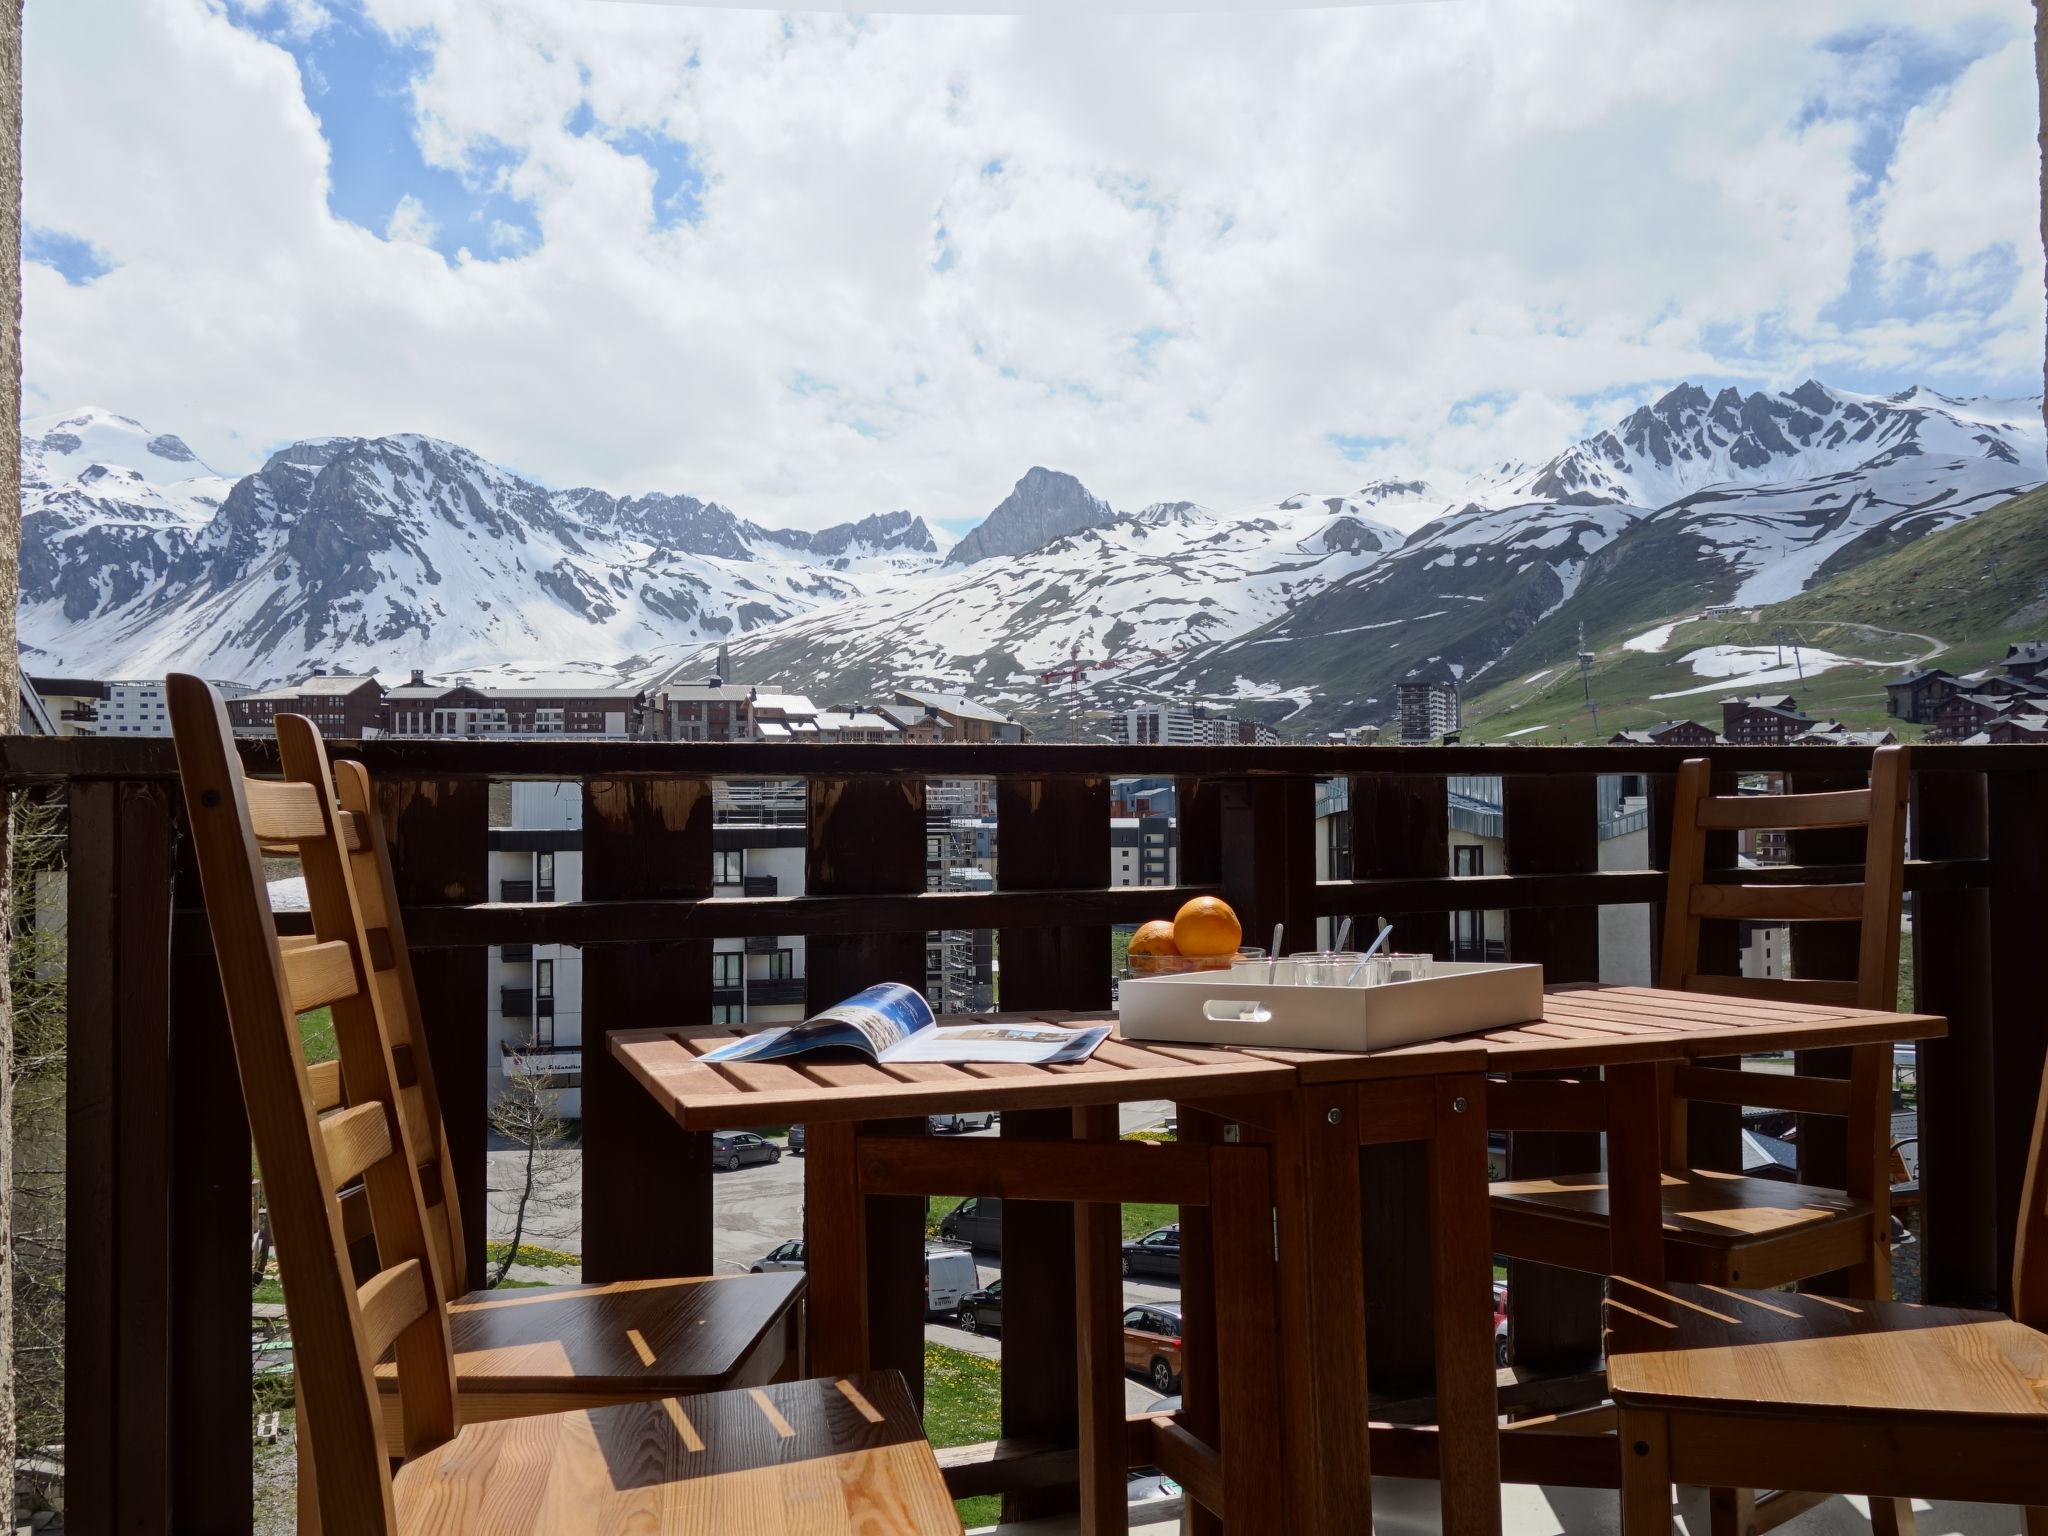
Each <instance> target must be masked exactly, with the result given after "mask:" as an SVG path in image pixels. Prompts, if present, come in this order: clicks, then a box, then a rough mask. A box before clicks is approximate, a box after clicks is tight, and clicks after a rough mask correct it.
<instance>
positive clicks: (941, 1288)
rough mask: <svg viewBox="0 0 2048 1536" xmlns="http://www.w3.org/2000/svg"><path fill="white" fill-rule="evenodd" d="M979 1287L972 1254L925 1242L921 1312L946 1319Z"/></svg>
mask: <svg viewBox="0 0 2048 1536" xmlns="http://www.w3.org/2000/svg"><path fill="white" fill-rule="evenodd" d="M980 1284H981V1276H980V1274H978V1273H977V1272H976V1270H975V1268H974V1255H973V1254H971V1253H968V1252H966V1251H965V1250H963V1249H959V1248H945V1247H941V1246H940V1245H939V1244H937V1243H926V1244H925V1248H924V1310H925V1312H926V1314H927V1315H938V1316H944V1317H950V1316H951V1315H952V1314H953V1313H955V1312H957V1311H959V1310H960V1303H961V1302H962V1301H964V1300H965V1299H966V1298H967V1297H968V1296H969V1295H971V1294H972V1293H973V1292H974V1290H975V1288H976V1287H977V1286H979V1285H980Z"/></svg>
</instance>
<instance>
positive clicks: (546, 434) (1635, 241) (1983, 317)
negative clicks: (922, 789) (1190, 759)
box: [25, 0, 2042, 529]
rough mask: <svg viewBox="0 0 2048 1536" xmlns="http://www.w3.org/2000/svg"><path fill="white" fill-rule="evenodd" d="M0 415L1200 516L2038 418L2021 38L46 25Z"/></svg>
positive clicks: (561, 23) (39, 31)
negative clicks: (1659, 423)
mask: <svg viewBox="0 0 2048 1536" xmlns="http://www.w3.org/2000/svg"><path fill="white" fill-rule="evenodd" d="M26 47H27V93H28V95H27V123H26V135H27V140H26V149H27V187H26V220H27V231H26V242H27V263H28V264H27V267H26V273H25V283H26V289H25V311H26V315H25V328H26V339H25V350H26V375H27V386H26V387H27V412H28V414H29V415H30V416H35V415H39V414H43V413H45V412H48V411H51V410H60V409H68V408H70V407H73V406H77V405H82V404H94V405H102V406H105V407H108V408H110V409H113V410H117V411H121V412H123V413H125V414H128V415H131V416H135V417H138V418H140V419H141V420H143V421H144V422H146V423H147V424H149V425H150V426H151V427H152V428H154V429H155V430H158V431H174V432H178V433H181V434H183V435H184V436H185V437H186V438H187V439H188V440H189V441H190V442H191V443H192V444H193V445H194V447H195V448H197V449H198V451H199V452H200V454H201V456H202V457H204V458H206V459H207V460H208V461H209V462H210V463H212V464H213V465H214V466H215V467H216V468H219V469H222V470H227V471H239V470H243V469H247V468H250V467H253V465H254V464H255V463H257V462H259V461H260V459H261V457H262V456H263V455H264V454H265V453H266V452H268V451H269V450H271V449H272V448H274V447H276V446H277V445H278V444H280V443H282V442H284V441H287V440H289V439H291V438H294V437H302V436H314V435H325V434H330V433H382V432H397V431H418V432H426V433H431V434H433V435H436V436H441V437H447V438H452V439H455V440H456V441H459V442H462V443H465V444H467V445H468V446H470V447H473V448H475V449H477V450H478V451H480V452H482V453H484V454H485V455H487V456H489V457H491V458H493V459H496V460H498V461H499V462H502V463H505V464H508V465H510V466H512V467H514V468H516V469H519V470H520V471H522V472H525V473H527V474H530V475H533V476H535V477H537V478H539V479H542V480H544V481H546V482H548V483H551V484H561V485H573V484H595V485H600V486H604V487H607V488H610V489H615V490H634V489H651V488H652V489H667V490H686V491H690V492H692V493H695V494H697V495H702V496H708V497H715V498H717V499H719V500H722V501H725V502H727V503H729V504H730V505H732V506H734V507H735V508H737V509H739V510H740V511H742V512H743V513H746V514H748V515H750V516H754V517H757V518H760V519H762V520H764V521H769V522H784V523H790V524H797V525H809V526H821V525H823V524H826V523H829V522H833V521H837V520H839V519H842V518H845V517H848V516H858V515H863V514H866V513H869V512H874V511H881V510H885V509H888V508H892V507H909V508H911V509H913V510H915V511H918V512H920V513H922V514H924V515H925V516H927V517H928V518H931V519H932V520H934V521H937V522H941V523H944V524H948V525H951V526H952V527H954V528H956V529H958V528H964V527H965V526H967V525H968V524H970V523H971V522H973V521H974V520H975V519H976V518H978V517H979V516H980V515H981V514H983V513H985V512H986V511H987V509H988V508H989V507H990V506H991V505H993V504H994V503H995V502H996V501H997V500H998V499H1000V498H1001V497H1002V496H1003V495H1004V494H1005V492H1006V491H1007V490H1008V488H1009V486H1010V484H1011V482H1013V481H1014V480H1015V479H1016V478H1017V476H1018V475H1020V474H1021V473H1022V472H1023V471H1024V469H1025V468H1027V467H1028V466H1030V465H1032V464H1046V465H1050V466H1054V467H1057V468H1063V469H1068V470H1071V471H1073V472H1074V473H1076V474H1078V475H1080V476H1081V477H1082V478H1083V479H1084V480H1085V481H1086V482H1087V483H1088V484H1089V485H1090V486H1091V487H1092V488H1093V489H1094V490H1096V491H1097V492H1098V493H1099V494H1101V495H1104V496H1106V497H1108V498H1109V499H1110V500H1111V501H1112V502H1113V503H1115V504H1116V505H1118V506H1121V507H1133V508H1134V507H1138V506H1142V505H1143V504H1145V503H1147V502H1150V501H1155V500H1161V499H1167V498H1179V497H1189V498H1192V499H1195V500H1198V501H1202V502H1205V503H1208V504H1210V505H1212V506H1216V507H1219V508H1224V509H1234V508H1238V507H1244V506H1249V505H1253V504H1256V503H1259V502H1264V501H1270V500H1273V499H1275V498H1277V497H1279V496H1281V495H1284V494H1287V493H1290V492H1293V491H1298V490H1314V491H1329V490H1341V489H1349V488H1352V487H1355V486H1357V485H1359V484H1362V483H1363V482H1364V481H1365V480H1367V479H1369V478H1371V477H1373V476H1375V475H1381V474H1402V475H1407V474H1413V473H1417V472H1427V473H1432V474H1435V475H1439V476H1455V475H1462V474H1467V473H1471V472H1473V471H1477V470H1481V469H1483V468H1485V467H1487V466H1489V465H1490V464H1492V463H1495V462H1498V461H1500V460H1503V459H1508V458H1530V459H1540V458H1543V457H1547V456H1548V455H1549V454H1550V453H1552V452H1554V451H1555V450H1556V449H1557V448H1559V447H1561V446H1562V445H1563V444H1564V443H1566V442H1568V441H1570V440H1571V439H1573V438H1575V437H1577V436H1580V435H1583V434H1584V433H1585V432H1587V431H1589V430H1592V429H1594V428H1596V427H1598V426H1600V425H1604V424H1606V423H1607V422H1609V421H1610V420H1612V419H1613V418H1614V417H1615V416H1616V415H1617V414H1619V413H1620V412H1621V411H1622V410H1624V409H1626V408H1628V407H1629V406H1631V405H1633V404H1634V403H1636V402H1637V401H1639V400H1641V399H1644V398H1647V397H1650V396H1652V395H1654V394H1656V393H1659V392H1661V391H1662V390H1663V389H1664V388H1666V387H1668V386H1669V385H1670V384H1671V383H1673V382H1675V381H1677V380H1680V379H1693V380H1696V381H1699V382H1702V383H1705V384H1708V385H1709V386H1716V385H1719V384H1721V383H1727V382H1733V383H1736V384H1739V385H1741V386H1743V387H1745V388H1751V387H1783V386H1789V385H1791V384H1794V383H1797V382H1798V381H1799V380H1800V379H1802V378H1804V377H1806V376H1807V375H1809V374H1812V375H1815V376H1818V377H1820V378H1822V379H1824V380H1827V381H1828V382H1830V383H1835V384H1838V385H1843V386H1847V387H1850V388H1858V389H1867V390H1885V391H1888V390H1892V389H1897V388H1900V387H1902V386H1904V385H1906V384H1910V383H1915V382H1919V383H1926V384H1931V385H1933V386H1935V387H1937V388H1940V389H1944V390H1947V391H1950V392H1954V393H1963V394H1987V393H1988V394H2004V395H2016V394H2034V393H2038V391H2039V388H2040V372H2041V347H2042V313H2041V310H2042V298H2041V294H2042V284H2041V249H2040V245H2039V239H2038V231H2039V223H2038V192H2037V186H2038V182H2037V164H2038V161H2037V154H2036V150H2035V140H2034V135H2035V127H2036V109H2035V87H2034V75H2033V64H2032V55H2031V18H2030V13H2029V9H2028V7H2027V5H2026V3H2025V0H1943V3H1942V4H1941V5H1939V6H1928V5H1926V4H1924V3H1923V0H1911V3H1903V0H1902V3H1889V0H1844V3H1829V0H1802V3H1801V4H1798V5H1791V6H1788V5H1785V4H1783V3H1782V0H1758V3H1749V0H1717V3H1715V4H1712V5H1700V4H1680V3H1670V4H1665V3H1655V0H1542V3H1538V0H1501V3H1488V0H1435V3H1411V4H1385V5H1372V6H1362V7H1357V8H1352V9H1321V10H1311V11H1300V12H1288V13H1281V14H1243V13H1238V14H1209V15H1184V16H1161V15H1130V14H1126V15H1119V16H1106V17H1105V16H1097V17H1075V16H1066V17H1060V16H1043V15H1041V16H1037V17H1026V18H1019V17H1014V16H967V17H935V16H904V15H871V16H848V15H843V14H815V13H814V14H792V15H777V14H771V13H766V12H757V11H749V10H744V9H718V10H701V9H693V8H687V7H680V6H669V5H659V4H630V3H620V0H63V3H58V4H31V5H30V6H29V7H28V31H27V43H26Z"/></svg>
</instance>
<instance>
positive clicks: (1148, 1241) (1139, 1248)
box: [1124, 1221, 1180, 1280]
mask: <svg viewBox="0 0 2048 1536" xmlns="http://www.w3.org/2000/svg"><path fill="white" fill-rule="evenodd" d="M1124 1273H1125V1274H1127V1275H1163V1276H1165V1277H1166V1278H1167V1279H1169V1280H1178V1279H1179V1278H1180V1223H1179V1222H1177V1221H1176V1222H1174V1223H1173V1224H1172V1225H1170V1226H1164V1227H1161V1228H1160V1229H1159V1230H1158V1231H1156V1232H1147V1233H1146V1234H1145V1235H1144V1236H1143V1237H1139V1238H1133V1239H1132V1240H1131V1241H1130V1242H1128V1243H1125V1244H1124Z"/></svg>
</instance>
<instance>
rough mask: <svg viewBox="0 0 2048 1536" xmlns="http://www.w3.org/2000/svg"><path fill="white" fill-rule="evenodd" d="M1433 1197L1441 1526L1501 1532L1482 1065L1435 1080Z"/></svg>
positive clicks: (1487, 1534)
mask: <svg viewBox="0 0 2048 1536" xmlns="http://www.w3.org/2000/svg"><path fill="white" fill-rule="evenodd" d="M1429 1203H1430V1221H1431V1226H1432V1228H1433V1232H1432V1236H1433V1238H1434V1241H1433V1242H1432V1243H1431V1244H1430V1252H1431V1255H1432V1258H1433V1262H1432V1266H1431V1289H1432V1292H1433V1295H1434V1299H1435V1321H1436V1377H1437V1382H1436V1398H1437V1455H1438V1476H1439V1480H1440V1484H1439V1486H1440V1490H1441V1495H1442V1499H1443V1528H1444V1530H1445V1531H1447V1532H1451V1533H1453V1536H1500V1429H1499V1421H1498V1419H1497V1417H1496V1414H1497V1406H1496V1397H1495V1387H1494V1364H1493V1288H1492V1280H1493V1243H1492V1236H1491V1219H1490V1218H1491V1207H1490V1204H1489V1201H1488V1199H1487V1185H1486V1081H1485V1079H1484V1078H1483V1077H1481V1076H1480V1075H1479V1074H1478V1073H1476V1072H1475V1073H1472V1074H1469V1075H1466V1076H1459V1077H1442V1078H1438V1079H1437V1082H1436V1126H1435V1134H1434V1136H1433V1137H1432V1138H1431V1140H1430V1143H1429Z"/></svg>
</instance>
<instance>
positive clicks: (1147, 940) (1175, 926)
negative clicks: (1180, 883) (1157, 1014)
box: [1129, 896, 1244, 976]
mask: <svg viewBox="0 0 2048 1536" xmlns="http://www.w3.org/2000/svg"><path fill="white" fill-rule="evenodd" d="M1243 938H1244V928H1243V925H1242V924H1240V923H1239V922H1238V920H1237V914H1236V913H1235V912H1233V911H1231V910H1230V903H1229V902H1227V901H1225V900H1223V899H1222V898H1221V897H1220V896H1197V897H1195V898H1194V899H1193V900H1191V901H1189V902H1187V903H1186V904H1185V905H1184V906H1182V908H1181V909H1180V910H1179V911H1178V912H1176V913H1174V915H1173V920H1172V921H1171V922H1168V921H1167V920H1166V919H1164V918H1155V919H1154V920H1153V921H1151V922H1149V923H1146V924H1145V925H1144V926H1143V927H1141V928H1140V929H1139V930H1138V931H1137V932H1136V933H1134V934H1132V935H1131V947H1130V951H1129V964H1130V969H1131V974H1132V975H1133V976H1170V975H1174V974H1177V973H1179V972H1182V971H1224V970H1228V969H1230V962H1231V958H1232V957H1233V956H1234V955H1235V954H1236V953H1237V946H1238V943H1239V941H1240V940H1242V939H1243Z"/></svg>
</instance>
